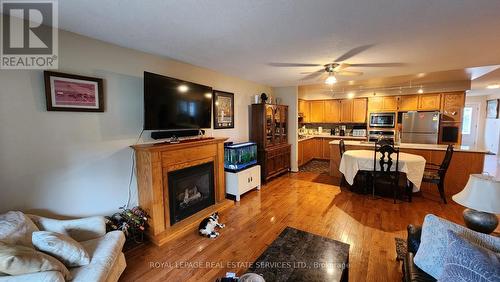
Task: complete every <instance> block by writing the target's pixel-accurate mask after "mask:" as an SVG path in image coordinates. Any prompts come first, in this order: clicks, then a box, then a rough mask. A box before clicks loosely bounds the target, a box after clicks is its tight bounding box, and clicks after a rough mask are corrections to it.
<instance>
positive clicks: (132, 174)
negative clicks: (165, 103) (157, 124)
mask: <svg viewBox="0 0 500 282" xmlns="http://www.w3.org/2000/svg"><path fill="white" fill-rule="evenodd" d="M143 133H144V129H142V130H141V133H140V134H139V138H137V140H136V141H135V143H134V145H137V144H138V143H139V141H140V140H141V137H142V134H143ZM134 174H135V150H132V165H131V167H130V178H129V182H128V195H127V203H126V204H125V205H124V206H123V207H122V208H124V207H125V208H127V209H128V208H129V206H130V199H131V198H132V181H133V179H134Z"/></svg>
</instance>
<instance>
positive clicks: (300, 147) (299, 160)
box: [297, 141, 304, 166]
mask: <svg viewBox="0 0 500 282" xmlns="http://www.w3.org/2000/svg"><path fill="white" fill-rule="evenodd" d="M303 163H304V143H303V142H302V141H299V142H298V144H297V165H298V166H301V165H302V164H303Z"/></svg>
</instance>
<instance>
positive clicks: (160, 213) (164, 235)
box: [131, 138, 232, 246]
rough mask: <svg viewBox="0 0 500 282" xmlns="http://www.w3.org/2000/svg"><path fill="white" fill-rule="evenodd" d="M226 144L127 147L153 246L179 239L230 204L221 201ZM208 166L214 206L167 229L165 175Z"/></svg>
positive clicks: (205, 142) (210, 141) (215, 140)
mask: <svg viewBox="0 0 500 282" xmlns="http://www.w3.org/2000/svg"><path fill="white" fill-rule="evenodd" d="M226 140H227V138H203V139H198V140H188V141H184V142H181V143H177V144H169V143H160V144H141V145H134V146H131V147H132V148H133V149H134V150H135V159H136V175H137V186H138V194H139V205H140V206H141V207H142V208H143V209H144V210H145V211H146V212H147V213H148V214H149V215H150V216H151V219H150V220H149V224H148V225H149V227H148V229H147V234H148V237H149V238H150V239H151V241H152V242H153V243H154V244H156V245H158V246H161V245H163V244H165V243H166V242H167V241H169V240H171V239H173V238H175V237H177V236H179V235H182V234H185V233H186V232H193V231H194V230H196V229H197V228H198V224H199V222H200V221H201V220H202V219H203V218H205V217H207V216H209V215H210V214H211V213H213V212H214V211H216V210H220V209H223V208H225V207H227V206H229V205H231V204H232V203H231V201H229V200H226V199H225V179H224V141H226ZM208 162H213V163H214V182H215V183H214V188H215V189H214V190H215V204H214V205H212V206H210V207H207V208H205V209H203V210H201V211H199V212H197V213H196V214H194V215H191V216H190V217H188V218H185V219H183V220H182V221H179V222H177V223H175V224H174V225H170V209H169V199H168V197H169V195H168V172H171V171H175V170H179V169H183V168H187V167H192V166H196V165H200V164H204V163H208Z"/></svg>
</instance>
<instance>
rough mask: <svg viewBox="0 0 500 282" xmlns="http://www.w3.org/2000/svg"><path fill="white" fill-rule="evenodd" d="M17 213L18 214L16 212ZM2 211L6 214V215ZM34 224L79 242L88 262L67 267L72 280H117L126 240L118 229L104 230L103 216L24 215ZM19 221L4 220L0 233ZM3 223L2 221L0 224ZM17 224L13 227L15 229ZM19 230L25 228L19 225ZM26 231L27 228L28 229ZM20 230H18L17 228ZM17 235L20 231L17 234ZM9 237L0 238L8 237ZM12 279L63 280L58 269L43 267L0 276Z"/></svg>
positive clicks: (1, 279) (3, 279)
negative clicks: (33, 270) (66, 218)
mask: <svg viewBox="0 0 500 282" xmlns="http://www.w3.org/2000/svg"><path fill="white" fill-rule="evenodd" d="M9 213H12V214H11V215H12V216H14V217H15V216H19V213H20V212H9ZM9 213H7V214H4V215H2V216H4V219H5V218H6V217H7V221H8V218H9ZM16 213H17V214H16ZM5 215H7V216H6V217H5ZM26 216H27V217H28V218H29V219H31V221H32V222H33V223H34V224H35V225H36V228H38V230H39V231H52V232H57V233H60V234H64V235H67V236H69V237H71V238H72V239H74V240H75V241H77V242H79V243H80V244H81V245H82V246H83V247H84V249H85V250H86V251H87V252H88V254H89V256H90V263H89V264H87V265H84V266H79V267H74V268H68V270H69V271H70V273H71V276H72V280H71V281H75V282H80V281H85V282H89V281H95V282H112V281H118V278H119V277H120V275H121V274H122V272H123V271H124V270H125V267H126V262H125V256H124V254H123V252H122V248H123V245H124V243H125V236H124V234H123V232H121V231H112V232H108V233H106V223H105V219H104V217H101V216H95V217H88V218H81V219H72V220H57V219H51V218H46V217H41V216H36V215H28V214H27V215H26ZM16 222H18V221H16V220H13V221H11V222H7V223H6V224H4V226H5V227H4V226H0V235H1V234H2V228H7V225H10V226H9V228H11V230H12V224H13V223H14V224H15V223H16ZM0 225H2V224H0ZM15 228H16V227H14V229H15ZM17 230H20V231H21V232H22V231H23V230H26V228H22V227H19V228H18V229H17ZM27 232H29V230H28V231H27ZM18 233H19V232H18ZM16 236H19V234H16ZM23 236H24V237H25V238H27V239H28V238H31V234H24V235H23ZM8 239H9V238H0V240H8ZM6 281H9V282H15V281H65V280H64V277H63V275H62V274H61V272H59V271H43V272H35V273H30V274H21V275H7V276H0V282H6Z"/></svg>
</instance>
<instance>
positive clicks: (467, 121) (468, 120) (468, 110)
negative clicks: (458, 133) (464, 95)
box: [462, 107, 472, 135]
mask: <svg viewBox="0 0 500 282" xmlns="http://www.w3.org/2000/svg"><path fill="white" fill-rule="evenodd" d="M471 126H472V107H465V108H464V119H463V123H462V135H468V134H470V130H471Z"/></svg>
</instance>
